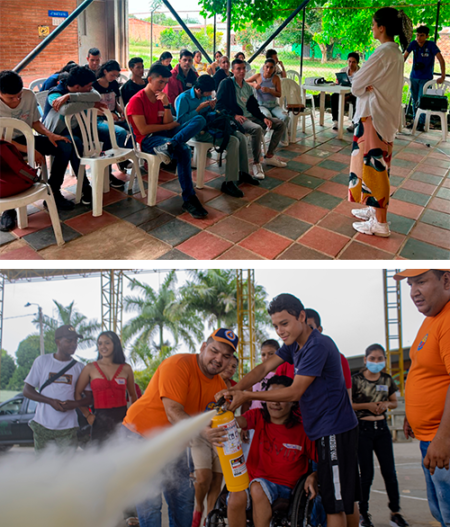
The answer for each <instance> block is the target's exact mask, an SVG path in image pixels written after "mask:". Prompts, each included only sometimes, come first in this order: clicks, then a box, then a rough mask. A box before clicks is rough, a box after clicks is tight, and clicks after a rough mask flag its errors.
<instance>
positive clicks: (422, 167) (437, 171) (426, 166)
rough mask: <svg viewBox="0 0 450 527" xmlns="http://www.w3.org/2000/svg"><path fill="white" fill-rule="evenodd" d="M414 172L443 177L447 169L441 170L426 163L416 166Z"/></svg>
mask: <svg viewBox="0 0 450 527" xmlns="http://www.w3.org/2000/svg"><path fill="white" fill-rule="evenodd" d="M416 170H417V171H420V172H425V174H432V175H433V176H445V175H446V174H447V172H448V168H441V167H437V166H435V165H434V164H433V165H429V164H426V163H422V164H420V165H418V166H417V168H416Z"/></svg>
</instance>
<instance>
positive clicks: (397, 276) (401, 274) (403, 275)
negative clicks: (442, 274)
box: [394, 269, 450, 280]
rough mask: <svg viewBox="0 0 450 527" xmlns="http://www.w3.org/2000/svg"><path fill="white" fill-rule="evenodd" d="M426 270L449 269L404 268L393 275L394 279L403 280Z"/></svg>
mask: <svg viewBox="0 0 450 527" xmlns="http://www.w3.org/2000/svg"><path fill="white" fill-rule="evenodd" d="M428 271H447V272H450V269H405V270H404V271H400V272H399V273H397V274H395V275H394V280H403V279H404V278H412V277H413V276H419V275H421V274H423V273H426V272H428Z"/></svg>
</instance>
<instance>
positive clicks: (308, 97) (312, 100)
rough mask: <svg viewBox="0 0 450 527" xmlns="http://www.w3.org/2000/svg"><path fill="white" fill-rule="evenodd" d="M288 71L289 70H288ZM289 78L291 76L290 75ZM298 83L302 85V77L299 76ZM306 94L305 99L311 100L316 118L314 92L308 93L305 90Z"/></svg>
mask: <svg viewBox="0 0 450 527" xmlns="http://www.w3.org/2000/svg"><path fill="white" fill-rule="evenodd" d="M286 73H287V72H286ZM288 78H289V77H288ZM298 85H299V86H301V85H302V78H301V77H299V80H298ZM303 93H304V94H305V99H306V100H307V101H310V102H311V108H312V113H313V115H314V119H315V118H316V105H315V103H314V95H313V94H312V93H308V92H307V91H304V92H303Z"/></svg>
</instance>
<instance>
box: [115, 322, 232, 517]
mask: <svg viewBox="0 0 450 527" xmlns="http://www.w3.org/2000/svg"><path fill="white" fill-rule="evenodd" d="M237 345H238V337H237V336H236V335H235V334H234V332H233V331H231V330H230V329H224V328H220V329H217V330H216V331H214V333H213V334H212V335H211V336H210V337H209V338H208V340H207V341H206V342H204V343H203V344H202V346H201V348H200V353H199V354H192V353H177V354H176V355H173V356H172V357H169V358H167V359H165V360H164V361H163V362H162V363H161V364H160V366H159V367H158V369H157V370H156V372H155V374H154V375H153V377H152V380H151V381H150V384H149V385H148V386H147V389H146V390H145V393H144V395H143V396H142V397H141V398H140V399H138V400H137V401H136V402H135V403H134V404H132V405H131V406H130V408H129V409H128V412H127V415H126V416H125V419H124V421H123V424H124V426H125V427H126V428H127V429H128V430H129V431H130V432H133V435H136V436H146V435H149V434H151V433H153V432H155V431H156V430H157V429H161V428H165V427H167V426H170V425H173V424H175V423H177V422H178V421H181V420H182V419H189V418H190V417H192V416H194V415H196V414H199V413H201V412H205V411H207V410H210V409H211V407H212V406H213V405H214V403H215V398H214V395H215V394H216V393H217V392H218V391H220V390H222V389H225V388H226V385H225V383H224V381H223V380H222V378H221V377H220V375H219V373H220V372H222V371H223V370H225V368H227V366H228V364H229V363H230V361H231V359H232V357H233V353H234V352H235V351H236V349H237ZM222 435H223V432H220V430H218V429H212V428H211V427H207V428H205V429H204V430H203V431H202V432H201V436H202V437H204V438H205V439H207V440H208V441H209V442H210V443H212V444H218V443H220V438H221V436H222ZM190 472H191V471H190V468H189V458H188V455H186V454H184V455H182V456H180V458H178V459H177V460H176V461H175V462H174V463H173V464H172V465H171V466H170V468H169V467H168V470H167V473H166V476H167V477H166V478H165V479H166V481H164V482H163V484H162V488H161V492H160V493H159V494H158V495H156V496H155V497H152V498H151V499H148V500H146V501H145V502H143V503H140V504H139V505H137V506H136V509H137V512H138V517H139V525H140V527H161V506H162V494H164V498H165V500H166V502H167V505H168V508H169V523H170V527H188V526H189V525H191V523H192V516H193V512H194V496H195V494H194V488H193V486H192V484H191V481H190Z"/></svg>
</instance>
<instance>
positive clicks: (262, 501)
mask: <svg viewBox="0 0 450 527" xmlns="http://www.w3.org/2000/svg"><path fill="white" fill-rule="evenodd" d="M292 383H293V381H292V379H290V378H289V377H284V376H278V375H275V376H274V377H271V378H270V379H269V380H268V382H267V390H268V391H271V390H272V389H274V388H275V389H276V390H279V391H280V392H282V391H283V390H284V389H286V388H287V387H289V386H291V384H292ZM297 408H298V403H297V402H295V403H294V402H271V403H263V406H262V408H257V409H254V410H248V411H247V412H245V413H244V415H242V416H240V417H236V421H237V423H238V426H240V427H241V428H242V429H243V430H254V431H255V435H254V440H253V442H252V446H251V447H250V453H249V456H248V459H247V470H248V473H249V476H250V489H249V490H243V491H241V492H230V493H229V496H228V508H227V516H228V525H229V526H230V527H245V525H246V515H245V511H246V509H248V508H250V499H251V505H252V514H253V523H254V524H255V527H268V526H269V525H270V521H271V519H272V504H273V502H274V501H275V500H276V499H277V498H283V499H289V498H290V495H291V492H292V490H293V489H294V487H295V485H296V483H297V481H298V480H299V479H300V478H301V477H302V476H303V475H305V474H306V473H307V472H308V469H309V463H310V462H312V461H314V462H315V461H316V460H317V459H316V458H317V454H316V448H315V446H314V443H313V441H310V440H309V439H308V437H307V436H306V433H305V430H304V428H303V425H302V423H301V417H300V415H299V413H298V412H297V411H296V409H297ZM305 491H306V492H307V493H308V495H309V497H310V498H311V499H313V498H315V497H316V495H317V492H318V489H317V474H316V472H313V473H311V474H310V475H309V476H308V478H307V479H306V482H305ZM249 498H250V499H249Z"/></svg>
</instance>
